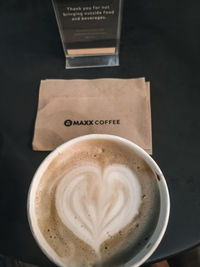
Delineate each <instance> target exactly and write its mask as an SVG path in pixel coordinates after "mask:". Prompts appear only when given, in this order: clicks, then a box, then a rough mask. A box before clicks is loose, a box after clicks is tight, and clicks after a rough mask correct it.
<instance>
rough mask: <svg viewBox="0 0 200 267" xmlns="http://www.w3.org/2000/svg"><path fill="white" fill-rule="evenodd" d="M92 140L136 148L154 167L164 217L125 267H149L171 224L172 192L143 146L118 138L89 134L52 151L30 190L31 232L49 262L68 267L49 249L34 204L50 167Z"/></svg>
mask: <svg viewBox="0 0 200 267" xmlns="http://www.w3.org/2000/svg"><path fill="white" fill-rule="evenodd" d="M88 139H90V140H91V139H106V140H116V141H118V142H121V143H125V144H127V145H129V146H130V147H131V148H133V149H134V150H135V151H136V152H137V154H138V155H139V156H141V157H142V158H143V159H144V160H145V161H146V162H147V164H148V165H149V166H150V167H151V169H152V170H153V171H154V173H155V175H156V177H157V184H158V188H159V191H160V214H159V219H158V223H157V225H156V226H155V230H154V232H153V234H152V235H151V237H150V238H149V241H148V242H147V244H146V245H145V246H144V247H143V248H142V249H141V250H140V251H139V252H138V253H137V254H136V255H135V256H134V257H133V258H132V259H130V260H129V261H128V262H126V263H124V265H123V266H124V267H139V266H140V265H141V264H143V263H145V262H146V260H147V259H148V258H149V257H150V256H151V255H152V254H153V253H154V251H155V250H156V248H157V247H158V245H159V244H160V242H161V240H162V238H163V236H164V234H165V232H166V229H167V225H168V221H169V214H170V197H169V191H168V187H167V183H166V180H165V177H164V175H163V173H162V171H161V169H160V167H159V166H158V165H157V163H156V162H155V161H154V159H153V158H152V157H151V156H150V155H149V154H148V153H147V152H146V151H145V150H143V149H142V148H141V147H140V146H138V145H136V144H135V143H133V142H132V141H130V140H128V139H125V138H122V137H119V136H116V135H109V134H88V135H83V136H79V137H75V138H73V139H71V140H69V141H67V142H65V143H63V144H61V145H60V146H58V147H57V148H56V149H55V150H54V151H52V152H51V153H50V154H49V155H48V156H47V157H46V158H45V159H44V160H43V161H42V162H41V164H40V165H39V167H38V168H37V170H36V172H35V174H34V176H33V179H32V182H31V184H30V187H29V191H28V199H27V216H28V222H29V225H30V229H31V232H32V234H33V236H34V238H35V240H36V242H37V244H38V246H39V247H40V249H41V250H42V251H43V253H44V254H45V255H46V256H47V258H49V259H50V260H51V261H52V262H54V263H55V264H57V265H59V266H60V267H68V266H66V265H64V264H63V262H62V261H61V260H60V259H59V257H58V256H57V254H56V253H55V251H54V250H53V249H52V248H51V247H50V246H49V245H48V243H47V242H46V240H45V239H44V237H43V235H42V233H41V232H40V229H39V227H38V224H37V220H36V216H34V209H35V208H34V207H35V204H34V201H31V200H32V199H34V196H35V193H36V189H37V185H38V184H39V181H40V178H41V177H42V175H43V173H44V171H45V170H46V169H47V167H48V165H49V163H50V162H51V161H52V160H53V159H54V158H55V157H56V156H57V155H59V154H60V153H62V152H63V151H64V150H65V149H67V147H68V146H71V145H72V144H74V143H76V142H79V141H84V140H88Z"/></svg>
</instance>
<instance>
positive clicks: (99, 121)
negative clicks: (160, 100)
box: [33, 78, 152, 154]
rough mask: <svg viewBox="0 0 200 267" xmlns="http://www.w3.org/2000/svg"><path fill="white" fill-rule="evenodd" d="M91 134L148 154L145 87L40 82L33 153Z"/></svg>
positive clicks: (120, 82) (119, 82)
mask: <svg viewBox="0 0 200 267" xmlns="http://www.w3.org/2000/svg"><path fill="white" fill-rule="evenodd" d="M92 133H104V134H113V135H118V136H121V137H124V138H127V139H129V140H131V141H133V142H135V143H136V144H137V145H139V146H141V147H142V148H143V149H145V150H146V151H147V152H148V153H149V154H152V134H151V107H150V83H149V82H146V81H145V79H144V78H137V79H93V80H78V79H77V80H43V81H41V84H40V91H39V103H38V111H37V116H36V122H35V131H34V138H33V149H34V150H53V149H55V148H56V147H57V146H58V145H60V144H62V143H64V142H65V141H67V140H69V139H71V138H74V137H77V136H81V135H85V134H92Z"/></svg>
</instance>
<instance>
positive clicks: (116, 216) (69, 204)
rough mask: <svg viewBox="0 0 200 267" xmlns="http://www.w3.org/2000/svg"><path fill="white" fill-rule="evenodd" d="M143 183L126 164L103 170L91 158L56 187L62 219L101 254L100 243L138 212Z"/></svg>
mask: <svg viewBox="0 0 200 267" xmlns="http://www.w3.org/2000/svg"><path fill="white" fill-rule="evenodd" d="M140 204H141V186H140V184H139V181H138V179H137V177H136V175H135V174H134V173H133V172H132V171H131V170H130V169H129V168H128V167H126V166H124V165H121V164H112V165H110V166H107V167H106V168H105V169H103V170H102V168H101V166H100V165H99V164H98V163H97V162H93V161H91V162H90V161H87V162H85V163H84V164H83V165H80V166H77V167H75V168H73V169H70V170H68V171H67V172H66V173H65V175H63V178H62V180H61V181H60V183H59V185H58V186H57V189H56V209H57V213H58V216H59V217H60V219H61V221H62V222H63V224H64V225H66V227H67V228H68V229H70V230H71V231H72V232H73V233H74V234H75V235H76V236H77V237H78V238H80V239H81V240H83V241H84V242H85V243H87V244H89V245H90V246H91V247H92V248H93V249H94V250H95V251H96V253H97V254H98V253H99V249H100V245H101V244H102V243H103V242H104V241H106V240H107V239H108V238H109V237H110V236H112V235H114V234H116V233H117V232H119V231H120V230H121V229H123V228H124V227H125V226H126V225H128V224H129V223H130V222H131V221H132V220H133V218H134V217H135V216H136V215H137V214H138V210H139V207H140Z"/></svg>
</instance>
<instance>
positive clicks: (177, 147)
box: [0, 0, 200, 267]
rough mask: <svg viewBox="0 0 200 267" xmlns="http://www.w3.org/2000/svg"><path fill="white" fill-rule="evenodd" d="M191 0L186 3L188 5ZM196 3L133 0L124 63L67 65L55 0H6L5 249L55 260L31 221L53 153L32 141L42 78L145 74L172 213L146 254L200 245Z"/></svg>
mask: <svg viewBox="0 0 200 267" xmlns="http://www.w3.org/2000/svg"><path fill="white" fill-rule="evenodd" d="M187 2H188V3H189V4H188V3H187ZM197 2H199V1H184V0H182V1H174V0H173V1H172V0H169V1H165V0H164V1H158V0H155V1H153V0H126V1H125V4H124V17H123V26H122V41H121V51H120V52H121V53H120V63H121V66H120V67H114V68H98V69H95V68H94V69H79V70H65V69H64V64H65V62H64V54H63V50H62V46H61V41H60V37H59V33H58V29H57V25H56V20H55V16H54V13H53V9H52V5H51V1H50V0H42V1H41V0H18V1H17V0H6V1H1V2H0V81H1V82H0V254H4V255H7V256H10V257H12V258H17V259H19V260H21V261H26V262H29V263H30V264H37V265H40V266H41V267H50V266H53V264H51V263H50V262H49V261H48V260H47V258H46V257H45V256H44V255H43V254H42V252H41V251H40V249H39V248H38V247H37V245H36V243H35V241H34V239H33V237H32V235H31V232H30V229H29V225H28V221H27V215H26V199H27V192H28V188H29V185H30V182H31V180H32V177H33V174H34V172H35V170H36V168H37V167H38V165H39V164H40V163H41V161H42V160H43V159H44V158H45V156H46V155H47V154H48V153H47V152H34V151H32V148H31V142H32V137H33V127H34V121H35V116H36V110H37V101H38V90H39V84H40V80H42V79H46V78H56V79H59V78H63V79H72V78H73V79H75V78H102V77H109V78H110V77H117V78H119V77H123V78H130V77H140V76H145V77H147V79H148V80H150V81H151V103H152V123H153V125H152V127H153V158H154V159H155V160H156V161H157V163H158V164H159V166H160V167H161V169H162V170H163V173H164V174H165V177H166V180H167V183H168V186H169V191H170V196H171V215H170V220H169V226H168V229H167V232H166V234H165V236H164V239H163V240H162V242H161V244H160V246H159V248H158V249H157V250H156V252H155V253H154V254H153V256H152V257H151V258H150V260H149V262H152V261H155V260H159V259H163V258H166V257H169V256H172V255H174V254H176V253H178V252H181V251H183V250H186V249H189V248H191V247H193V246H195V245H197V244H199V243H200V227H199V226H200V195H199V189H200V134H199V133H200V118H199V116H200V105H199V101H200V85H199V72H200V16H199V13H200V6H197Z"/></svg>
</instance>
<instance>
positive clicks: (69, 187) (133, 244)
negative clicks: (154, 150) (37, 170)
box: [32, 139, 160, 267]
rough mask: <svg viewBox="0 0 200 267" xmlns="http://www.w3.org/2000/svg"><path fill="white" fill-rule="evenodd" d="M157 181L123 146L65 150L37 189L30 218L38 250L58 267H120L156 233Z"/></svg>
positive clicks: (94, 144) (84, 144) (106, 143)
mask: <svg viewBox="0 0 200 267" xmlns="http://www.w3.org/2000/svg"><path fill="white" fill-rule="evenodd" d="M156 180H157V179H156V178H155V174H154V172H153V171H152V170H151V168H150V167H149V166H148V165H147V163H146V162H145V161H144V160H143V159H142V158H140V157H139V156H138V155H137V153H136V152H134V150H133V149H130V147H128V146H126V145H124V144H121V143H119V142H115V141H112V140H104V139H102V140H98V139H97V140H96V139H94V140H84V141H80V142H77V143H74V144H72V145H70V146H69V147H67V149H66V150H64V151H62V152H60V153H58V154H57V156H56V157H55V158H54V159H53V160H51V162H50V163H49V164H48V166H47V167H46V169H45V171H44V172H43V173H42V174H41V177H40V179H39V182H38V184H37V186H36V190H35V195H34V211H33V212H32V217H33V218H34V220H35V224H36V225H37V231H38V233H39V234H40V236H41V239H42V240H43V241H42V242H43V243H42V248H43V249H44V251H45V252H47V254H48V255H50V258H51V259H53V260H54V261H55V263H57V264H58V265H61V266H63V267H98V266H101V267H102V266H103V267H104V266H105V267H115V266H119V265H118V263H119V262H122V265H123V263H126V262H127V261H129V260H130V255H131V257H132V256H133V255H134V254H137V252H138V251H139V250H141V247H143V246H144V245H145V244H146V245H148V240H149V238H150V236H151V234H152V233H153V231H154V229H155V225H156V223H157V220H158V217H159V205H160V202H159V190H158V187H157V182H156ZM36 234H37V233H36Z"/></svg>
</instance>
